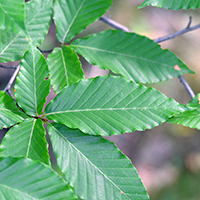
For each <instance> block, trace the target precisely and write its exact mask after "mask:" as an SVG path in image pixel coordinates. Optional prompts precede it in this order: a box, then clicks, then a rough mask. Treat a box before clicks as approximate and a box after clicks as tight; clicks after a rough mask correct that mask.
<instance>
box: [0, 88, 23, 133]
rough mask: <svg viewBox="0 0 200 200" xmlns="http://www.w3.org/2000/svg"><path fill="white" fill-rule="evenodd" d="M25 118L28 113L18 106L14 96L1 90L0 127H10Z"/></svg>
mask: <svg viewBox="0 0 200 200" xmlns="http://www.w3.org/2000/svg"><path fill="white" fill-rule="evenodd" d="M25 118H26V115H25V114H24V113H23V112H22V111H21V110H20V109H19V108H18V107H17V106H16V103H15V101H14V100H13V98H12V97H10V96H9V95H8V94H7V93H6V92H3V91H0V129H2V128H8V127H10V126H12V125H14V124H16V123H18V122H21V121H23V120H24V119H25Z"/></svg>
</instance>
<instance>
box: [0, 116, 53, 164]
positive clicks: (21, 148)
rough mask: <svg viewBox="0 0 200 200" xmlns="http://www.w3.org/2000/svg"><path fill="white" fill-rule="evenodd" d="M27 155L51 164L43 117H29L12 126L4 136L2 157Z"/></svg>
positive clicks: (1, 147)
mask: <svg viewBox="0 0 200 200" xmlns="http://www.w3.org/2000/svg"><path fill="white" fill-rule="evenodd" d="M8 156H12V157H27V158H31V159H33V160H39V161H41V162H43V163H45V164H50V161H49V155H48V149H47V141H46V139H45V129H44V127H43V122H42V120H41V119H34V118H31V119H27V120H24V121H23V122H22V123H20V124H19V125H16V126H14V127H12V128H11V129H10V130H9V131H8V132H7V133H6V136H5V137H4V138H3V140H2V143H1V146H0V157H8Z"/></svg>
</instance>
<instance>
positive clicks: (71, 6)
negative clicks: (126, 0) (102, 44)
mask: <svg viewBox="0 0 200 200" xmlns="http://www.w3.org/2000/svg"><path fill="white" fill-rule="evenodd" d="M111 4H112V0H75V1H74V0H56V1H55V4H54V21H55V23H56V29H57V38H58V40H59V41H60V42H62V43H64V42H69V41H70V40H71V39H72V38H74V37H75V36H76V35H77V34H78V33H80V32H81V31H83V30H84V29H85V28H86V27H87V26H88V25H90V24H92V23H93V22H94V21H96V20H97V19H99V18H100V17H101V16H102V15H103V14H104V13H105V12H106V10H107V9H108V8H109V7H110V6H111Z"/></svg>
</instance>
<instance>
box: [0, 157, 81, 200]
mask: <svg viewBox="0 0 200 200" xmlns="http://www.w3.org/2000/svg"><path fill="white" fill-rule="evenodd" d="M0 185H1V187H0V199H2V200H3V199H5V200H7V199H9V200H11V199H24V200H25V199H26V200H33V199H34V200H36V199H41V200H45V199H52V200H61V199H67V200H68V199H69V200H74V199H77V198H76V197H75V195H74V194H73V191H72V190H71V189H70V187H69V185H68V184H67V183H66V182H65V181H64V180H63V179H62V178H61V177H60V176H59V175H58V174H57V173H56V172H54V171H53V170H52V168H51V167H49V166H47V165H44V164H42V163H40V162H38V161H33V160H31V159H29V158H11V157H8V158H6V157H5V158H0Z"/></svg>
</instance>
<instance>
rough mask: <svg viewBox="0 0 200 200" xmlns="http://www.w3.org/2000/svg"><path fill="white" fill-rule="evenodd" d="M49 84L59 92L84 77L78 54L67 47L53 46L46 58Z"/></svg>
mask: <svg viewBox="0 0 200 200" xmlns="http://www.w3.org/2000/svg"><path fill="white" fill-rule="evenodd" d="M47 62H48V66H49V70H50V78H51V85H52V87H53V90H54V92H56V93H59V92H60V91H61V90H62V89H63V88H64V87H65V86H67V85H71V84H72V83H75V82H77V81H78V80H80V79H82V78H84V73H83V70H82V68H81V63H80V61H79V58H78V56H77V55H76V54H75V53H74V51H72V50H71V49H70V48H69V47H66V46H63V47H62V49H60V48H55V49H54V51H53V52H52V53H51V54H50V55H49V56H48V59H47Z"/></svg>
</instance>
